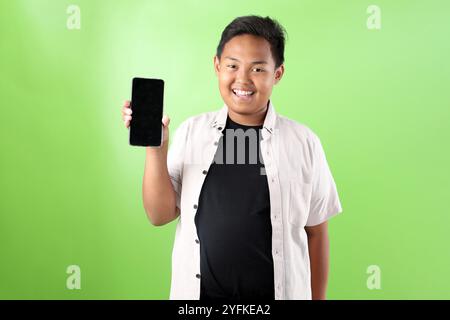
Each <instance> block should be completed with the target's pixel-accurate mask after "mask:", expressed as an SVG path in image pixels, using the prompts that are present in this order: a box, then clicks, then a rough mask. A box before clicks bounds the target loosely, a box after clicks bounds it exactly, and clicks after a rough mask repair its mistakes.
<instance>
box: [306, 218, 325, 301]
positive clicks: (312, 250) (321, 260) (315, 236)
mask: <svg viewBox="0 0 450 320" xmlns="http://www.w3.org/2000/svg"><path fill="white" fill-rule="evenodd" d="M305 231H306V234H307V235H308V248H309V260H310V266H311V290H312V299H313V300H325V299H326V291H327V281H328V260H329V239H328V224H327V221H325V222H323V223H321V224H319V225H316V226H311V227H305Z"/></svg>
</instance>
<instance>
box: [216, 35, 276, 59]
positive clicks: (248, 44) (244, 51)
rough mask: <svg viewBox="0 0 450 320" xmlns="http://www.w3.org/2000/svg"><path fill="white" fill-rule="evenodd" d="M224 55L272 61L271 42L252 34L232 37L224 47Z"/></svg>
mask: <svg viewBox="0 0 450 320" xmlns="http://www.w3.org/2000/svg"><path fill="white" fill-rule="evenodd" d="M222 56H224V57H225V56H231V57H233V58H237V59H239V60H241V61H243V60H252V61H253V60H266V61H268V62H271V61H272V53H271V51H270V44H269V42H268V41H267V40H266V39H264V38H262V37H257V36H254V35H250V34H243V35H239V36H235V37H233V38H231V39H230V40H229V41H228V42H227V43H226V44H225V47H224V48H223V51H222Z"/></svg>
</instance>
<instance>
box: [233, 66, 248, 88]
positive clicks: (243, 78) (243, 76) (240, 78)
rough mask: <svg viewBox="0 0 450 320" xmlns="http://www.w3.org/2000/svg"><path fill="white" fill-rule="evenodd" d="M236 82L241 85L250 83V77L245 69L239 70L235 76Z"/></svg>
mask: <svg viewBox="0 0 450 320" xmlns="http://www.w3.org/2000/svg"><path fill="white" fill-rule="evenodd" d="M236 82H237V83H243V84H247V83H249V82H251V81H250V77H249V75H248V72H247V71H246V70H245V68H240V69H239V70H238V72H237V74H236Z"/></svg>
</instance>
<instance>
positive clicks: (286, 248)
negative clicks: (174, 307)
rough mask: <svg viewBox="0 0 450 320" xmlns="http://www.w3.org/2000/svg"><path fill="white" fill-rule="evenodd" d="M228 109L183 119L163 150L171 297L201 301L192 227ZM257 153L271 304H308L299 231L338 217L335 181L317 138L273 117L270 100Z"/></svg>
mask: <svg viewBox="0 0 450 320" xmlns="http://www.w3.org/2000/svg"><path fill="white" fill-rule="evenodd" d="M227 115H228V107H227V105H224V106H223V107H222V108H221V109H220V110H217V111H211V112H206V113H202V114H200V115H196V116H192V117H189V118H188V119H186V120H185V121H183V122H182V123H181V124H180V126H179V127H178V128H177V130H176V131H175V134H174V136H173V139H172V142H171V145H170V147H169V151H168V158H167V164H168V170H169V175H170V179H171V181H172V185H173V187H174V189H175V192H176V194H177V207H178V208H180V216H179V217H178V218H177V226H176V232H175V241H174V246H173V251H172V276H171V288H170V299H171V300H182V299H185V300H198V299H199V298H200V281H201V274H200V245H199V243H198V239H197V228H196V225H195V222H194V218H195V214H196V210H197V204H198V200H199V196H200V191H201V189H202V185H203V182H204V180H205V177H206V173H207V171H208V169H209V166H210V165H211V163H212V162H213V160H214V155H215V153H216V150H217V148H218V144H219V140H220V137H221V135H222V132H221V131H222V130H223V128H224V127H225V123H226V119H227ZM262 130H263V131H262V140H261V141H260V150H261V155H262V159H261V160H262V161H263V163H264V167H265V174H266V175H267V180H268V185H269V196H270V218H271V224H272V256H273V264H274V281H275V283H274V288H275V299H276V300H291V299H311V284H310V283H311V272H310V261H309V253H308V238H307V235H306V231H305V229H304V227H305V226H314V225H318V224H320V223H322V222H324V221H326V220H327V219H329V218H330V217H332V216H334V215H336V214H338V213H340V212H342V206H341V203H340V200H339V196H338V192H337V189H336V184H335V182H334V179H333V176H332V174H331V171H330V168H329V166H328V163H327V160H326V157H325V152H324V150H323V147H322V144H321V142H320V139H319V138H318V136H317V135H316V134H315V133H314V132H313V131H312V130H311V129H309V128H308V127H307V126H305V125H303V124H300V123H298V122H296V121H294V120H291V119H288V118H286V117H284V116H282V115H279V114H277V113H276V112H275V108H274V106H273V104H272V102H271V101H270V100H269V103H268V110H267V113H266V117H265V120H264V124H263V129H262Z"/></svg>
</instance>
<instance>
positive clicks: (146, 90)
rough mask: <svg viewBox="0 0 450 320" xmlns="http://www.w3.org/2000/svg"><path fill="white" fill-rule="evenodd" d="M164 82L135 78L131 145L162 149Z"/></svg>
mask: <svg viewBox="0 0 450 320" xmlns="http://www.w3.org/2000/svg"><path fill="white" fill-rule="evenodd" d="M163 100H164V81H163V80H161V79H146V78H133V83H132V93H131V110H133V114H132V117H133V118H132V119H131V122H130V145H132V146H146V147H161V146H162V141H163V125H162V116H163Z"/></svg>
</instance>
